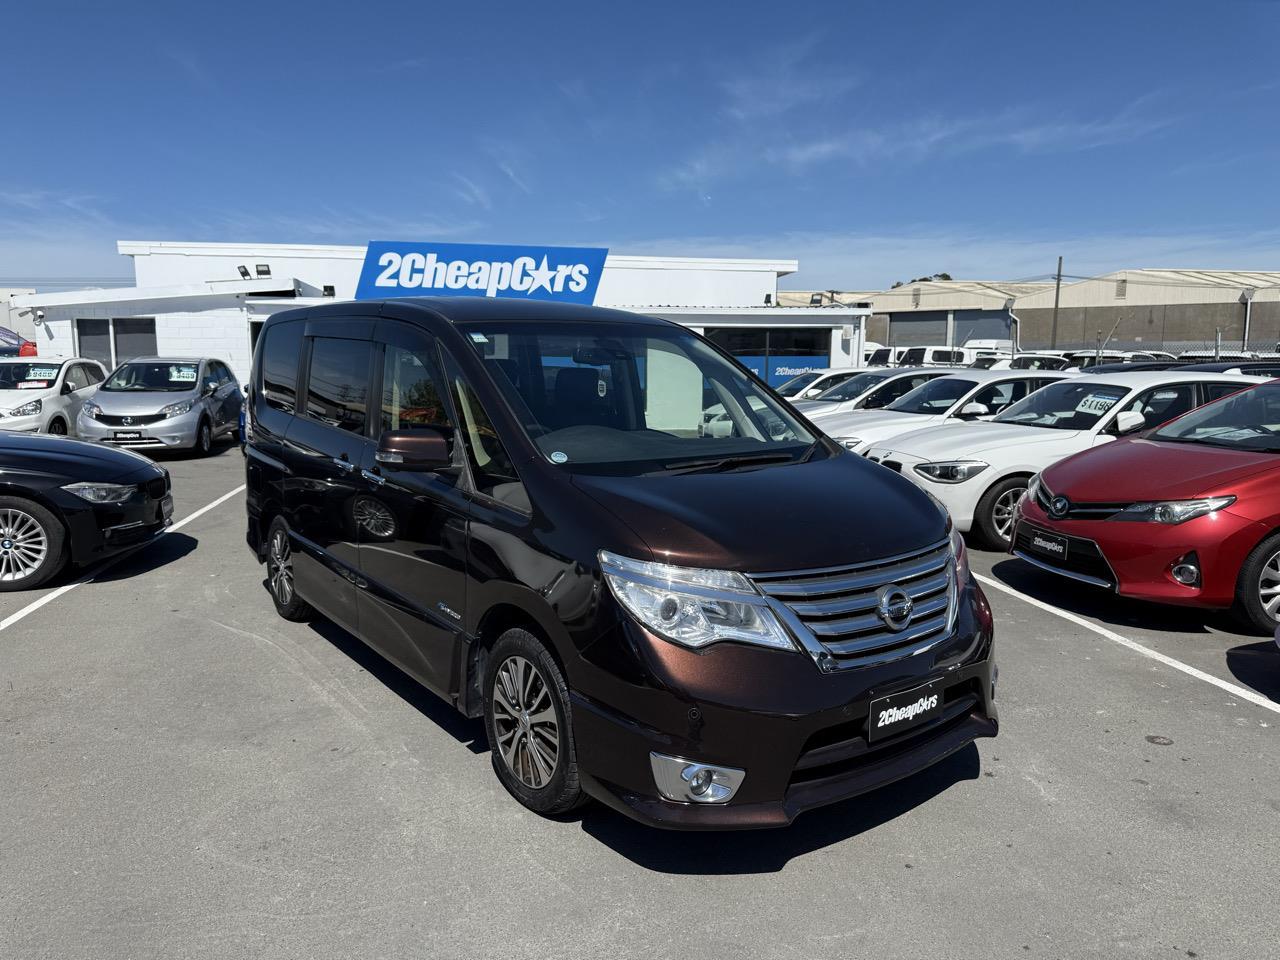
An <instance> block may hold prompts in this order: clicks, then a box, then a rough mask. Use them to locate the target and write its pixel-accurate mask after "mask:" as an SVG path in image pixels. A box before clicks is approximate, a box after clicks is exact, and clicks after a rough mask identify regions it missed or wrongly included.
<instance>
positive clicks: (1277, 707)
mask: <svg viewBox="0 0 1280 960" xmlns="http://www.w3.org/2000/svg"><path fill="white" fill-rule="evenodd" d="M974 577H975V578H977V579H978V580H979V581H980V582H981V583H982V584H984V585H985V586H988V587H994V588H995V589H997V590H999V591H1000V592H1001V593H1007V594H1009V596H1011V597H1017V598H1018V599H1019V600H1022V601H1024V602H1026V603H1029V604H1031V605H1032V606H1033V607H1038V608H1039V609H1041V610H1044V611H1045V612H1047V613H1052V614H1053V615H1054V616H1057V617H1061V618H1062V619H1063V620H1069V621H1070V622H1071V623H1074V624H1076V625H1077V626H1080V627H1084V628H1085V629H1086V630H1090V631H1092V632H1093V633H1096V634H1097V635H1098V636H1100V637H1106V639H1108V640H1110V641H1111V642H1113V643H1118V644H1120V646H1122V647H1127V648H1128V649H1130V650H1132V651H1134V652H1135V653H1140V654H1142V656H1144V657H1147V658H1149V659H1151V660H1154V661H1156V663H1163V664H1164V665H1165V666H1166V667H1172V668H1173V669H1174V670H1181V671H1182V672H1183V673H1185V674H1186V675H1187V676H1189V677H1195V678H1196V679H1197V680H1203V681H1204V682H1205V683H1211V684H1213V685H1214V686H1215V687H1218V688H1219V689H1221V690H1225V691H1227V693H1229V694H1231V695H1232V696H1233V697H1239V698H1240V699H1241V700H1248V701H1249V702H1250V703H1252V704H1256V705H1257V706H1259V707H1262V708H1263V709H1266V710H1270V711H1271V712H1272V713H1280V703H1276V702H1275V701H1273V700H1268V699H1267V698H1266V697H1264V696H1263V695H1262V694H1260V693H1258V692H1256V691H1254V690H1249V689H1247V688H1246V687H1240V686H1237V685H1236V684H1234V683H1229V682H1228V681H1226V680H1221V679H1219V678H1218V677H1215V676H1214V675H1213V674H1211V673H1205V672H1204V671H1203V670H1198V669H1196V668H1195V667H1193V666H1191V665H1190V664H1187V663H1183V662H1182V661H1181V660H1175V659H1173V657H1168V656H1165V655H1164V654H1163V653H1160V652H1159V651H1158V650H1152V649H1151V648H1150V647H1145V646H1143V645H1142V644H1140V643H1138V642H1137V641H1136V640H1130V639H1129V638H1128V637H1122V636H1121V635H1120V634H1118V633H1115V632H1113V631H1111V630H1108V629H1107V628H1106V627H1103V626H1099V625H1098V624H1096V623H1093V622H1092V621H1089V620H1086V619H1085V618H1084V617H1078V616H1076V615H1075V614H1074V613H1069V612H1068V611H1066V610H1060V609H1059V608H1057V607H1055V606H1053V605H1052V604H1049V603H1045V602H1044V601H1043V600H1037V599H1036V598H1035V597H1029V596H1027V595H1026V594H1025V593H1022V592H1021V591H1019V590H1015V589H1013V587H1010V586H1008V585H1006V584H1003V583H1001V582H1000V581H999V580H993V579H991V578H990V577H984V576H983V575H982V574H980V573H975V574H974ZM2 626H3V624H0V627H2Z"/></svg>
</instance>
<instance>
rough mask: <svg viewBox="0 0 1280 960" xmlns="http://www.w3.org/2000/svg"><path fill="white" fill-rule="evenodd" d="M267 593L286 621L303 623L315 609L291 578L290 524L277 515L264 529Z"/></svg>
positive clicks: (312, 614) (277, 611)
mask: <svg viewBox="0 0 1280 960" xmlns="http://www.w3.org/2000/svg"><path fill="white" fill-rule="evenodd" d="M264 552H265V553H266V555H267V592H268V593H270V594H271V602H272V603H273V604H275V608H276V613H278V614H280V616H281V617H283V618H284V619H285V620H292V621H293V622H294V623H302V622H303V621H306V620H310V619H311V617H312V616H314V614H315V611H314V610H313V609H312V607H311V604H309V603H307V601H305V600H303V599H302V598H301V597H300V596H298V588H297V584H296V583H295V582H294V579H293V547H292V546H290V544H289V525H288V524H286V523H285V522H284V520H282V519H281V518H280V517H276V518H275V519H274V520H272V521H271V526H270V528H269V529H268V530H267V543H266V549H265V551H264Z"/></svg>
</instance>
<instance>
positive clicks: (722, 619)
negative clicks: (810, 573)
mask: <svg viewBox="0 0 1280 960" xmlns="http://www.w3.org/2000/svg"><path fill="white" fill-rule="evenodd" d="M598 556H599V560H600V568H601V570H602V571H603V573H604V578H605V580H606V581H607V582H608V584H609V589H610V590H612V591H613V595H614V596H615V597H617V598H618V602H619V603H620V604H622V606H623V607H624V608H626V610H627V612H628V613H630V614H631V615H632V616H633V617H635V618H636V619H637V620H639V621H640V623H642V624H643V625H644V626H646V627H647V628H649V629H650V630H652V631H653V632H654V633H656V634H658V635H659V636H661V637H664V638H665V639H667V640H670V641H672V642H673V643H678V644H680V645H681V646H685V647H692V648H694V649H697V648H700V647H705V646H707V645H708V644H712V643H716V642H718V641H720V640H736V641H738V642H739V643H751V644H756V645H757V646H762V647H776V648H778V649H782V650H794V649H795V645H794V644H793V643H792V642H791V638H790V637H789V636H788V635H787V632H786V631H785V630H784V629H783V628H782V625H781V624H780V623H778V620H777V618H776V617H775V616H774V615H773V611H772V610H770V609H769V607H768V606H767V605H766V603H765V600H764V598H763V597H762V596H761V595H760V594H759V593H758V592H757V591H756V589H755V588H754V587H753V586H752V585H751V583H750V581H748V580H747V578H746V577H744V576H743V575H742V574H740V573H736V572H734V571H733V570H703V569H700V568H697V567H677V566H673V565H671V564H667V563H651V562H649V561H647V560H632V559H631V558H630V557H622V556H618V555H617V554H616V553H610V552H609V551H607V550H601V551H600V553H599V555H598Z"/></svg>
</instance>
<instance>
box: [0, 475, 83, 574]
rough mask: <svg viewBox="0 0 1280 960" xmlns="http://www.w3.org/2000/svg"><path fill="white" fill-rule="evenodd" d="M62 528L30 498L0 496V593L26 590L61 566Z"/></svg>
mask: <svg viewBox="0 0 1280 960" xmlns="http://www.w3.org/2000/svg"><path fill="white" fill-rule="evenodd" d="M66 560H67V551H66V531H65V530H64V529H63V526H62V523H61V522H60V521H59V520H58V518H57V517H55V516H54V515H53V514H52V513H50V512H49V511H48V510H46V509H45V508H44V507H42V506H40V504H38V503H34V502H32V501H30V500H24V499H22V498H20V497H0V592H5V593H8V592H10V591H13V590H30V589H32V588H33V587H38V586H40V584H42V583H44V582H45V581H46V580H48V579H49V578H50V577H52V576H53V575H54V574H55V573H57V572H58V571H59V570H61V569H62V567H63V565H64V564H65V563H66Z"/></svg>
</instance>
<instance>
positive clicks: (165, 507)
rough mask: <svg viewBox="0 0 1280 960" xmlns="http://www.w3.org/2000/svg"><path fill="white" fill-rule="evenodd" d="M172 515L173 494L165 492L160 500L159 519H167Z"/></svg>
mask: <svg viewBox="0 0 1280 960" xmlns="http://www.w3.org/2000/svg"><path fill="white" fill-rule="evenodd" d="M172 516H173V496H172V495H171V494H165V498H164V499H163V500H161V501H160V519H161V520H168V519H169V518H170V517H172Z"/></svg>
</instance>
